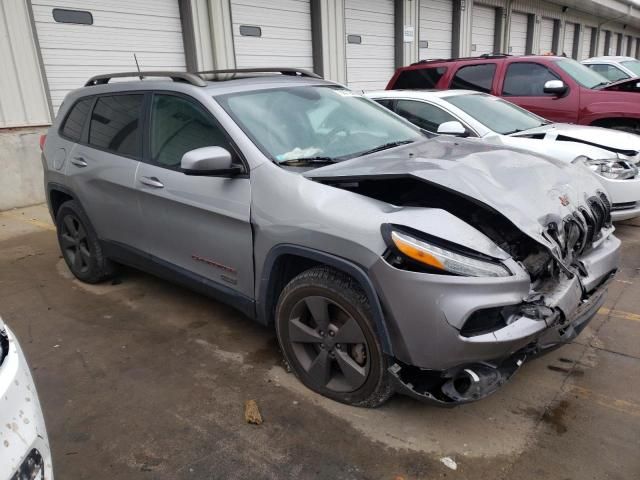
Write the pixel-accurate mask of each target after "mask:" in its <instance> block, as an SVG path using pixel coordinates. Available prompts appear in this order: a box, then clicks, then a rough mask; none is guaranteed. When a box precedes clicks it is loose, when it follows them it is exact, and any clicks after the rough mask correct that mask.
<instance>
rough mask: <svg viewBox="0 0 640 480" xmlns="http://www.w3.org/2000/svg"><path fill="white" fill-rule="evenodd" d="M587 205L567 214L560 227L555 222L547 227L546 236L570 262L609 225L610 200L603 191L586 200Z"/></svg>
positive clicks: (588, 246) (587, 247)
mask: <svg viewBox="0 0 640 480" xmlns="http://www.w3.org/2000/svg"><path fill="white" fill-rule="evenodd" d="M587 205H588V207H580V208H579V209H578V210H577V211H576V212H574V213H573V215H569V216H567V217H566V218H565V219H564V220H563V222H562V227H559V226H558V225H556V224H555V223H553V224H549V226H548V227H547V233H548V236H549V237H551V238H552V239H553V240H554V241H555V242H556V243H557V244H558V246H559V247H560V251H561V253H562V257H563V258H564V259H566V260H569V261H570V262H571V261H573V260H574V259H575V258H577V257H579V256H580V255H581V254H582V253H583V252H584V251H586V250H588V249H589V248H590V246H591V244H592V243H593V242H594V241H596V240H598V239H599V238H600V236H601V235H602V229H603V228H605V227H608V226H610V225H611V210H612V206H611V202H610V201H609V199H608V198H607V196H606V195H605V194H604V193H599V194H598V195H594V196H593V197H590V198H589V199H588V200H587Z"/></svg>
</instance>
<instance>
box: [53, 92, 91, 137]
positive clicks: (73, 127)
mask: <svg viewBox="0 0 640 480" xmlns="http://www.w3.org/2000/svg"><path fill="white" fill-rule="evenodd" d="M92 103H93V98H85V99H83V100H80V101H78V102H76V103H75V105H73V107H71V110H70V111H69V114H68V115H67V118H66V119H65V120H64V123H63V124H62V130H61V131H60V133H61V135H62V136H63V137H65V138H67V139H68V140H71V141H72V142H76V143H77V142H79V141H80V138H81V137H82V129H83V128H84V124H85V122H86V121H87V116H88V115H89V109H90V108H91V104H92Z"/></svg>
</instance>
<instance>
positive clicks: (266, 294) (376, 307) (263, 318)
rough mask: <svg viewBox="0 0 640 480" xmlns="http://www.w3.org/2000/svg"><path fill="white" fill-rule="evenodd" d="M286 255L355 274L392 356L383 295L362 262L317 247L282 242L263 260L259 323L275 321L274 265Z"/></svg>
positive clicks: (383, 340) (258, 305) (377, 328)
mask: <svg viewBox="0 0 640 480" xmlns="http://www.w3.org/2000/svg"><path fill="white" fill-rule="evenodd" d="M283 255H296V256H299V257H303V258H307V259H309V260H314V261H316V262H319V263H323V264H325V265H328V266H330V267H334V268H336V269H338V270H340V271H342V272H344V273H346V274H348V275H350V276H352V277H353V278H354V279H355V280H356V281H357V282H358V283H359V284H360V286H361V287H362V289H363V290H364V292H365V294H366V295H367V298H368V300H369V305H370V306H371V312H372V314H373V321H374V324H375V328H376V332H377V334H378V338H379V340H380V344H381V345H382V351H383V352H384V353H385V354H387V355H393V348H392V345H391V338H390V336H389V330H388V328H387V324H386V321H385V315H384V312H383V309H382V304H381V303H380V298H379V297H378V294H377V292H376V289H375V287H374V285H373V282H372V281H371V279H370V278H369V275H368V274H367V272H366V271H365V270H364V269H363V268H362V267H360V266H359V265H357V264H355V263H353V262H351V261H349V260H346V259H344V258H342V257H338V256H336V255H333V254H331V253H327V252H322V251H320V250H314V249H311V248H307V247H301V246H298V245H292V244H280V245H276V246H275V247H273V248H272V249H271V250H270V251H269V253H268V254H267V257H266V259H265V261H264V266H263V269H262V278H261V279H260V291H259V293H258V300H257V303H256V318H257V320H258V322H260V323H262V324H265V325H269V324H271V323H273V318H272V315H273V311H274V309H275V305H276V302H277V298H275V286H276V285H275V276H274V275H272V272H273V269H274V265H275V263H276V261H277V260H278V258H279V257H281V256H283Z"/></svg>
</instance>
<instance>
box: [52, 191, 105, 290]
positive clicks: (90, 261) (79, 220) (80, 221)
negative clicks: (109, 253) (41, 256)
mask: <svg viewBox="0 0 640 480" xmlns="http://www.w3.org/2000/svg"><path fill="white" fill-rule="evenodd" d="M56 230H57V233H58V244H59V245H60V251H61V252H62V256H63V258H64V260H65V262H66V263H67V266H68V267H69V270H71V273H73V275H74V276H75V277H76V278H77V279H78V280H82V281H83V282H86V283H99V282H102V281H104V280H106V279H108V278H109V277H111V276H112V275H113V273H114V266H113V263H112V262H111V261H110V260H109V259H107V258H106V257H105V256H104V253H103V251H102V246H101V245H100V241H99V240H98V236H97V235H96V233H95V231H94V230H93V227H92V226H91V222H90V221H89V219H88V218H87V216H86V214H85V213H84V211H83V210H82V208H81V207H80V205H79V204H78V203H77V202H76V201H75V200H69V201H67V202H65V203H63V204H62V205H61V206H60V208H59V209H58V213H57V214H56Z"/></svg>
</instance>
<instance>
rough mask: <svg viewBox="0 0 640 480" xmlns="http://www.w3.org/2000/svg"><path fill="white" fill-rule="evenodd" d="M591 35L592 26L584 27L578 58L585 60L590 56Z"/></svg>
mask: <svg viewBox="0 0 640 480" xmlns="http://www.w3.org/2000/svg"><path fill="white" fill-rule="evenodd" d="M592 37H593V28H592V27H584V34H583V35H582V57H581V58H580V60H585V59H587V58H589V57H590V56H591V38H592Z"/></svg>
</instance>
